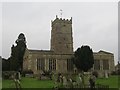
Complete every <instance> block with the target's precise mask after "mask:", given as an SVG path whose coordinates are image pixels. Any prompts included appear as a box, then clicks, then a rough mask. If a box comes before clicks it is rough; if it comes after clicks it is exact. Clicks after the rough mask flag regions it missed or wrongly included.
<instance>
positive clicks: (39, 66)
mask: <svg viewBox="0 0 120 90" xmlns="http://www.w3.org/2000/svg"><path fill="white" fill-rule="evenodd" d="M37 70H45V59H44V58H38V59H37Z"/></svg>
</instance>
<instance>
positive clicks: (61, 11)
mask: <svg viewBox="0 0 120 90" xmlns="http://www.w3.org/2000/svg"><path fill="white" fill-rule="evenodd" d="M62 13H63V10H62V9H60V15H61V18H62Z"/></svg>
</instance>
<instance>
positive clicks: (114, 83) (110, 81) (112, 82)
mask: <svg viewBox="0 0 120 90" xmlns="http://www.w3.org/2000/svg"><path fill="white" fill-rule="evenodd" d="M118 78H120V76H110V77H109V78H98V79H97V80H96V84H102V85H109V88H118V87H120V86H118V83H119V84H120V81H119V82H118Z"/></svg>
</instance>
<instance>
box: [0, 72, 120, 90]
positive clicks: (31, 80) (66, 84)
mask: <svg viewBox="0 0 120 90" xmlns="http://www.w3.org/2000/svg"><path fill="white" fill-rule="evenodd" d="M79 76H80V75H72V76H70V75H67V74H66V75H63V74H53V75H52V79H49V78H43V77H45V76H43V77H41V78H43V79H38V78H36V77H29V76H25V77H21V80H20V84H21V88H90V84H89V76H88V75H84V84H83V82H82V80H81V79H80V78H79ZM61 77H62V78H61ZM118 78H119V77H118V75H111V76H109V77H108V78H106V77H103V78H96V80H95V88H118ZM111 81H112V82H111ZM2 88H3V89H4V88H16V86H15V83H14V80H13V79H11V78H10V79H3V80H2Z"/></svg>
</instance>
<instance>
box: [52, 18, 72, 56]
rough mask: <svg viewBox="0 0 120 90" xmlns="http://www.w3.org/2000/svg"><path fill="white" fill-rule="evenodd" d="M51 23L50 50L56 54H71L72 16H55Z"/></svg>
mask: <svg viewBox="0 0 120 90" xmlns="http://www.w3.org/2000/svg"><path fill="white" fill-rule="evenodd" d="M51 24H52V26H51V27H52V30H51V51H54V52H55V53H56V54H72V53H73V37H72V18H71V19H70V20H68V19H66V20H65V19H62V18H60V19H59V18H58V17H57V16H56V19H55V20H54V21H52V23H51Z"/></svg>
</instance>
